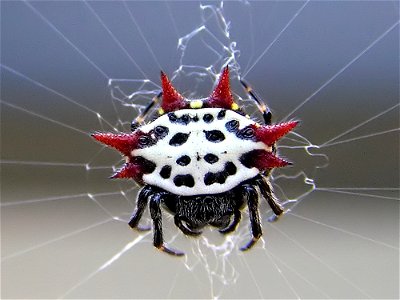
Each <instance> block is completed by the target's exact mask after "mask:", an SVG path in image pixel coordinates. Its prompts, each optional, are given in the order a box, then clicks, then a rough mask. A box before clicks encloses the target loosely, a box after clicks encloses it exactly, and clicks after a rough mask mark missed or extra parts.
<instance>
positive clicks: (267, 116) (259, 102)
mask: <svg viewBox="0 0 400 300" xmlns="http://www.w3.org/2000/svg"><path fill="white" fill-rule="evenodd" d="M240 83H241V84H242V85H243V87H244V89H245V90H246V93H248V94H249V95H250V97H251V98H252V99H253V100H254V101H255V102H256V103H257V107H258V109H259V110H260V112H261V113H262V115H263V119H264V122H265V124H266V125H271V121H272V113H271V111H270V110H269V108H268V106H267V105H265V103H264V102H263V101H262V100H260V98H259V97H258V96H257V95H256V93H255V92H254V91H253V89H252V88H251V86H250V85H248V84H247V82H246V81H244V80H243V79H240Z"/></svg>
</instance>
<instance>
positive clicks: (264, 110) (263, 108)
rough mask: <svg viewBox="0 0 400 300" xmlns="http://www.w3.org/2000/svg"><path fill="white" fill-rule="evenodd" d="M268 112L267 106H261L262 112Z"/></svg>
mask: <svg viewBox="0 0 400 300" xmlns="http://www.w3.org/2000/svg"><path fill="white" fill-rule="evenodd" d="M266 110H267V107H266V106H265V104H263V105H261V111H262V112H266Z"/></svg>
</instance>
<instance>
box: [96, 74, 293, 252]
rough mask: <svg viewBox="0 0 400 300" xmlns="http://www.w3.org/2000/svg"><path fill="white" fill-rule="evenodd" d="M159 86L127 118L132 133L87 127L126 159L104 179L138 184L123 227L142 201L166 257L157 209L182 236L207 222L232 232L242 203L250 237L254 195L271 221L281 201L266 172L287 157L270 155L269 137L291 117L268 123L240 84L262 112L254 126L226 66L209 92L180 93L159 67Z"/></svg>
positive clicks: (255, 216)
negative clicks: (139, 110)
mask: <svg viewBox="0 0 400 300" xmlns="http://www.w3.org/2000/svg"><path fill="white" fill-rule="evenodd" d="M161 82H162V92H160V93H159V94H158V96H156V97H155V98H154V99H153V100H152V102H151V103H150V104H149V105H148V106H147V107H146V109H145V110H144V112H143V113H142V114H141V115H139V116H138V117H137V118H136V119H135V120H134V121H133V122H132V124H131V128H132V132H131V133H117V134H115V133H94V134H92V136H93V137H94V138H95V139H96V140H97V141H99V142H101V143H104V144H106V145H107V146H110V147H113V148H115V149H117V150H118V151H120V152H121V153H122V154H123V155H124V157H125V159H126V163H125V165H124V166H123V167H122V168H121V169H119V170H118V171H117V172H116V173H115V174H114V175H113V176H112V177H111V178H132V179H133V180H135V181H136V182H137V183H139V184H140V185H141V186H142V187H141V189H140V191H139V193H138V196H137V203H136V209H135V211H134V212H133V215H132V217H131V219H130V221H129V226H130V227H131V228H135V229H138V230H149V229H150V228H146V227H143V226H140V225H139V221H140V219H141V217H142V214H143V212H144V210H145V208H146V206H147V205H148V203H149V208H150V215H151V218H152V221H153V245H154V246H155V247H156V248H158V249H160V250H162V251H164V252H166V253H168V254H171V255H176V256H181V255H183V254H184V253H183V252H181V251H178V250H175V249H172V248H169V247H168V246H167V245H166V243H165V242H164V239H163V231H162V213H161V207H163V208H165V209H167V210H168V211H169V212H170V213H172V214H173V215H174V222H175V225H176V226H177V227H178V228H179V229H180V230H181V231H182V232H183V233H184V234H185V235H189V236H197V235H200V234H201V233H202V232H201V229H202V228H203V227H205V226H206V225H211V226H214V227H217V228H218V229H219V232H221V233H222V234H227V233H230V232H233V231H234V230H235V229H236V227H237V225H238V224H239V222H240V219H241V210H242V209H243V208H244V207H245V206H246V205H247V207H248V211H249V218H250V224H251V234H252V239H251V240H250V241H249V242H248V243H247V244H246V245H244V246H243V247H241V248H240V249H241V250H247V249H250V248H251V247H252V246H253V245H254V244H255V243H256V242H257V241H258V240H259V239H260V237H261V235H262V229H261V223H260V216H259V211H258V202H259V197H260V195H261V196H262V197H263V198H264V199H265V200H266V201H267V202H268V204H269V205H270V207H271V209H272V211H273V212H274V214H275V218H276V219H277V218H278V217H279V216H280V215H282V213H283V207H282V206H281V205H280V203H279V201H278V200H277V199H276V198H275V196H274V193H273V190H272V187H271V183H270V181H269V175H270V172H271V170H272V169H273V168H276V167H284V166H286V165H288V164H290V163H289V162H287V161H285V160H283V159H281V158H279V157H277V156H276V155H275V154H276V147H275V142H276V141H277V140H278V139H279V138H281V137H282V136H284V135H285V134H287V133H288V132H289V131H290V130H292V129H293V128H294V127H295V126H296V125H297V122H296V121H290V122H285V123H280V124H275V125H272V124H271V117H272V115H271V111H270V110H269V109H268V108H267V106H266V105H265V104H264V103H263V102H262V101H261V100H259V98H258V97H257V96H256V95H255V94H254V92H253V91H252V89H251V88H250V87H249V86H248V85H247V84H246V83H245V82H244V81H242V80H241V83H242V85H243V86H244V88H245V89H246V91H247V93H249V94H250V96H251V97H252V99H253V100H254V101H256V103H257V106H258V108H259V109H260V111H261V112H262V114H263V119H264V122H265V124H264V125H261V124H259V123H257V122H255V121H253V120H252V119H251V118H250V117H249V116H248V115H246V114H245V113H244V112H243V110H242V108H240V107H239V106H238V104H237V103H235V102H234V99H233V96H232V93H231V90H230V83H229V68H228V66H227V67H225V68H224V69H223V71H222V73H221V75H220V78H219V82H218V84H217V85H216V87H215V89H214V91H213V92H212V93H211V95H210V96H209V97H208V98H204V99H196V100H189V99H186V98H184V97H183V96H182V95H181V94H179V93H178V92H177V91H176V89H175V88H174V87H173V86H172V84H171V82H170V80H169V79H168V77H167V76H166V75H165V74H164V73H163V72H161ZM159 100H161V105H160V108H159V110H158V116H157V117H156V118H155V119H154V120H152V121H151V122H149V123H147V124H144V120H145V117H146V115H147V114H148V113H149V111H150V110H151V108H152V107H153V106H154V105H155V103H157V102H158V101H159Z"/></svg>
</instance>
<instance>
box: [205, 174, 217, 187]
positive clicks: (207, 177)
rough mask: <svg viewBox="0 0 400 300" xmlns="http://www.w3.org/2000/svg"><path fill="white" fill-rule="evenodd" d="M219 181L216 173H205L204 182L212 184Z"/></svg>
mask: <svg viewBox="0 0 400 300" xmlns="http://www.w3.org/2000/svg"><path fill="white" fill-rule="evenodd" d="M215 182H217V177H216V176H215V174H214V173H211V172H208V173H207V174H206V175H204V184H205V185H212V184H213V183H215Z"/></svg>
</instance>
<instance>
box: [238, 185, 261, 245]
mask: <svg viewBox="0 0 400 300" xmlns="http://www.w3.org/2000/svg"><path fill="white" fill-rule="evenodd" d="M243 194H244V197H245V198H246V200H247V207H248V209H249V217H250V225H251V233H252V234H253V238H252V239H251V240H250V241H249V242H248V243H247V244H246V245H245V246H243V247H241V248H240V250H242V251H245V250H248V249H250V248H251V247H253V246H254V244H255V243H256V242H257V241H258V240H259V239H260V237H261V236H262V229H261V223H260V215H259V213H258V192H257V190H256V189H255V187H254V186H252V185H250V184H245V185H244V186H243Z"/></svg>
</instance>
